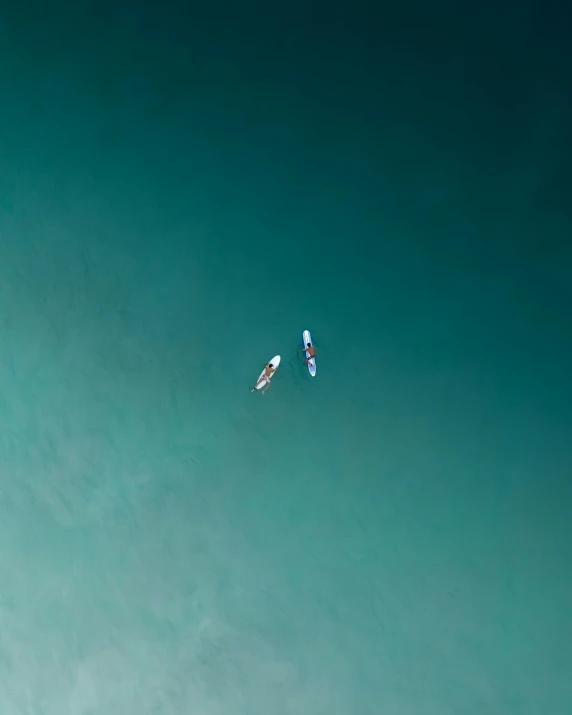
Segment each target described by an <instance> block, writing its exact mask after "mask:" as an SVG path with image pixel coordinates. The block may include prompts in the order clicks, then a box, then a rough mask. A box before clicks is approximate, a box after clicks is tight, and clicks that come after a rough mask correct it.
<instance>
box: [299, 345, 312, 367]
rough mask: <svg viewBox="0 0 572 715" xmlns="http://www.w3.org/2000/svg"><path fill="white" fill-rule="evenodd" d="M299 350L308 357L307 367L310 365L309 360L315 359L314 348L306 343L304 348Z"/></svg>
mask: <svg viewBox="0 0 572 715" xmlns="http://www.w3.org/2000/svg"><path fill="white" fill-rule="evenodd" d="M300 349H301V350H303V351H304V352H305V353H308V357H307V358H306V362H307V363H308V365H309V364H310V360H311V359H312V358H315V357H316V348H315V347H314V346H313V345H310V343H306V347H305V348H300Z"/></svg>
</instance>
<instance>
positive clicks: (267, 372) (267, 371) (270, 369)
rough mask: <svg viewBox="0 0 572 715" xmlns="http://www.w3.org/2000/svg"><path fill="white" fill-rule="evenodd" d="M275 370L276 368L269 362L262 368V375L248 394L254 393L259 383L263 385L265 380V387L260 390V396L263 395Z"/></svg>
mask: <svg viewBox="0 0 572 715" xmlns="http://www.w3.org/2000/svg"><path fill="white" fill-rule="evenodd" d="M276 370H277V368H275V367H274V365H273V364H272V363H271V362H269V363H268V365H267V366H266V367H265V368H264V372H263V373H262V375H261V376H260V377H259V378H258V382H257V383H256V385H255V386H254V387H253V388H252V390H251V391H250V392H254V390H256V388H257V387H258V385H260V384H261V383H263V382H264V381H265V380H266V387H265V388H264V390H262V394H264V393H265V392H266V390H267V389H268V388H269V387H270V380H271V378H272V375H274V373H275V372H276Z"/></svg>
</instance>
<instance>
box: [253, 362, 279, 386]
mask: <svg viewBox="0 0 572 715" xmlns="http://www.w3.org/2000/svg"><path fill="white" fill-rule="evenodd" d="M268 362H270V363H272V367H275V368H276V369H278V365H280V355H275V356H274V357H273V358H272V360H269V361H268ZM264 370H266V365H265V366H264ZM264 370H263V371H262V372H261V373H260V375H259V376H258V379H259V380H260V378H261V377H262V376H263V375H264ZM275 374H276V373H275V372H273V373H272V377H274V375H275ZM272 377H271V378H270V380H272ZM270 380H262V382H261V383H260V384H258V385H257V386H256V389H257V390H261V389H262V388H263V387H264V385H266V384H267V383H268V382H270Z"/></svg>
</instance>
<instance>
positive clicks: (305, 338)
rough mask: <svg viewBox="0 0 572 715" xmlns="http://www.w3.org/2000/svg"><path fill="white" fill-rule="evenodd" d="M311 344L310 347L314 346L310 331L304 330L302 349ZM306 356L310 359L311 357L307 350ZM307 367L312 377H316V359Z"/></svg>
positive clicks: (305, 351)
mask: <svg viewBox="0 0 572 715" xmlns="http://www.w3.org/2000/svg"><path fill="white" fill-rule="evenodd" d="M308 343H310V345H313V344H314V343H313V342H312V336H311V335H310V331H309V330H304V332H303V333H302V347H303V348H305V347H306V345H307V344H308ZM304 355H305V356H306V357H307V358H309V357H310V355H309V353H308V351H307V350H304ZM306 365H307V366H308V372H309V373H310V375H311V376H312V377H316V358H315V357H314V358H312V359H311V360H310V362H307V363H306Z"/></svg>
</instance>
